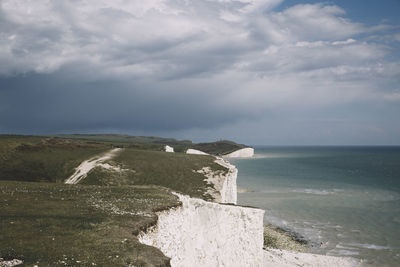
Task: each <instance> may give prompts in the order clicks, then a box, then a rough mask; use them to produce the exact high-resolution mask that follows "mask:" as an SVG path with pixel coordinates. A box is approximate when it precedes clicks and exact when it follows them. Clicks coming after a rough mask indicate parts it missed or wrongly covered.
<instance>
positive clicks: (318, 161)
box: [230, 147, 400, 266]
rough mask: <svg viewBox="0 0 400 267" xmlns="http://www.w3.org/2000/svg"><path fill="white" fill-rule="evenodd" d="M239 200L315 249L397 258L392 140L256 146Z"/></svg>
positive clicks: (398, 161) (398, 196)
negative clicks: (372, 144) (386, 143)
mask: <svg viewBox="0 0 400 267" xmlns="http://www.w3.org/2000/svg"><path fill="white" fill-rule="evenodd" d="M255 153H256V155H255V158H252V159H231V160H230V162H231V163H233V164H234V165H236V167H237V168H238V169H239V175H238V181H237V183H238V187H239V188H240V189H246V190H248V191H251V192H246V193H240V194H238V203H239V204H241V205H250V206H256V207H260V208H262V209H264V210H265V211H266V213H265V222H269V223H272V224H274V225H277V226H280V227H282V228H285V229H287V230H290V231H293V232H296V233H298V234H300V235H302V236H304V237H305V239H306V240H308V241H309V243H310V244H311V245H312V250H313V251H314V252H315V253H321V254H327V255H333V256H351V257H356V258H360V259H364V260H366V261H367V264H368V265H371V266H400V147H256V148H255Z"/></svg>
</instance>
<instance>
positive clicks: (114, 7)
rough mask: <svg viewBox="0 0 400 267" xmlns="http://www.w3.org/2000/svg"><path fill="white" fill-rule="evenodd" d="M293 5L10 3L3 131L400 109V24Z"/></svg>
mask: <svg viewBox="0 0 400 267" xmlns="http://www.w3.org/2000/svg"><path fill="white" fill-rule="evenodd" d="M282 2H283V1H282V0H223V1H222V0H207V1H206V0H204V1H203V0H196V1H194V0H189V1H183V0H182V1H172V0H152V1H123V0H116V1H112V2H111V1H100V0H98V1H92V0H76V1H42V0H35V1H28V0H25V1H22V0H3V1H1V2H0V4H1V8H0V62H1V63H0V97H1V98H0V131H1V132H12V131H17V132H25V133H29V132H32V131H34V132H36V133H46V132H67V131H76V132H79V131H106V130H115V131H120V132H128V133H132V132H135V131H141V132H144V133H146V132H149V133H153V132H162V133H167V134H168V132H171V133H172V132H174V133H179V132H181V133H183V132H186V133H194V135H196V134H197V135H203V134H204V135H207V134H206V133H207V131H210V129H212V130H213V131H217V130H218V131H219V133H220V134H221V135H230V134H231V133H232V132H234V131H235V130H234V129H233V128H232V127H233V126H235V127H236V128H237V129H238V128H241V127H245V126H244V125H250V124H246V123H249V122H246V121H248V120H251V121H253V122H256V121H260V122H265V121H268V120H270V122H271V123H273V124H275V125H277V124H278V123H277V121H279V119H277V118H279V115H276V118H271V114H298V113H302V114H305V115H304V116H313V114H315V113H321V114H322V113H324V111H326V110H334V109H335V107H336V106H339V105H346V107H347V108H348V109H349V112H351V111H352V108H351V107H352V106H354V105H357V106H361V107H362V108H360V109H361V110H364V111H367V110H368V109H369V107H370V106H371V103H373V105H378V106H379V105H383V106H389V105H396V104H398V103H400V93H399V90H400V88H399V87H398V77H400V63H399V61H398V60H396V58H398V57H393V55H398V53H396V49H395V48H396V47H397V46H398V31H397V29H398V28H396V27H395V25H393V26H391V27H389V25H376V26H374V27H369V28H367V27H366V26H364V25H363V24H362V23H361V22H357V21H352V20H351V18H349V17H347V15H346V11H345V10H344V9H342V8H340V7H338V6H336V5H334V4H322V3H316V4H312V5H307V4H298V5H294V6H289V7H287V8H284V9H282V10H280V11H279V12H278V11H274V10H275V9H274V8H276V7H278V6H279V4H281V3H282ZM389 28H390V30H388V29H389ZM383 39H384V41H382V40H383ZM386 112H389V110H388V109H386V108H385V110H383V111H380V113H379V114H380V115H379V116H381V117H384V116H385V113H386ZM306 114H308V115H306ZM329 114H330V116H333V115H334V114H331V113H329ZM357 114H359V115H358V119H359V120H362V119H364V118H363V116H364V115H362V114H367V112H364V113H363V112H360V113H357ZM341 116H342V115H341ZM379 116H378V117H379ZM328 117H329V116H328ZM333 117H334V116H333ZM385 117H387V116H385ZM282 119H283V118H282ZM355 120H357V118H355ZM241 125H242V126H241ZM252 127H254V129H255V128H257V127H255V126H254V125H253V126H252ZM316 127H317V125H316ZM343 127H347V126H343ZM311 128H312V127H311ZM372 128H373V127H372ZM372 128H371V129H372ZM389 128H390V127H389ZM221 129H222V130H221ZM361 129H364V128H362V127H360V131H361ZM237 132H242V131H237ZM223 133H225V134H223ZM178 135H179V134H178ZM182 135H183V134H182ZM241 135H242V136H244V134H243V133H242V134H241Z"/></svg>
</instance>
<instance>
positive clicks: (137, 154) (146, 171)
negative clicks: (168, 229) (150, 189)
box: [82, 149, 227, 200]
mask: <svg viewBox="0 0 400 267" xmlns="http://www.w3.org/2000/svg"><path fill="white" fill-rule="evenodd" d="M214 160H215V159H214V158H213V157H211V156H198V155H188V154H184V153H165V152H159V151H140V150H135V149H124V150H123V151H122V152H121V153H120V154H118V156H117V157H115V158H114V159H112V160H111V162H110V163H111V164H112V165H116V166H120V167H121V168H122V169H123V170H124V171H122V172H112V171H108V170H105V169H102V168H96V169H95V170H93V171H91V172H90V173H89V175H88V177H86V178H85V179H84V180H83V181H82V184H100V185H150V184H151V185H160V186H164V187H168V188H171V189H172V190H174V191H177V192H181V193H184V194H187V195H190V196H192V197H199V198H204V199H208V200H210V198H211V197H210V196H209V195H207V194H206V191H207V187H209V186H210V185H208V184H207V183H206V182H205V181H204V179H205V177H204V175H203V174H200V173H198V172H196V171H197V170H200V169H202V168H203V167H206V166H207V167H210V168H211V169H212V170H213V171H227V169H226V168H224V167H222V166H220V165H219V164H217V163H215V162H214Z"/></svg>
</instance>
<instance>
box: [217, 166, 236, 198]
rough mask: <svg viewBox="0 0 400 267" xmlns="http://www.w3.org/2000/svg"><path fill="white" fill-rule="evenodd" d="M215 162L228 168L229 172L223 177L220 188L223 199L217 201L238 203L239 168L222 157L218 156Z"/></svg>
mask: <svg viewBox="0 0 400 267" xmlns="http://www.w3.org/2000/svg"><path fill="white" fill-rule="evenodd" d="M215 162H216V163H218V164H219V165H221V166H223V167H225V168H227V169H228V173H227V174H226V175H225V177H224V178H223V179H222V188H221V189H220V190H219V193H220V195H221V200H220V201H216V202H220V203H232V204H237V185H236V180H237V175H238V170H237V168H236V167H235V166H234V165H232V164H230V163H229V162H226V161H224V160H223V159H222V158H217V160H216V161H215Z"/></svg>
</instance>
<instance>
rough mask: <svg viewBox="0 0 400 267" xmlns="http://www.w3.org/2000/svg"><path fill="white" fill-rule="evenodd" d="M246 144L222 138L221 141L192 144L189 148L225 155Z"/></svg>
mask: <svg viewBox="0 0 400 267" xmlns="http://www.w3.org/2000/svg"><path fill="white" fill-rule="evenodd" d="M245 147H247V146H245V145H241V144H236V143H235V142H232V141H227V140H222V141H217V142H212V143H199V144H195V145H193V146H192V147H191V148H194V149H197V150H200V151H203V152H206V153H208V154H212V155H225V154H229V153H231V152H234V151H236V150H239V149H242V148H245Z"/></svg>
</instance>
